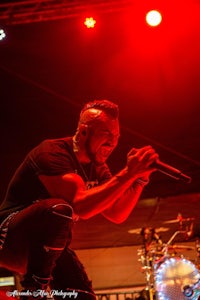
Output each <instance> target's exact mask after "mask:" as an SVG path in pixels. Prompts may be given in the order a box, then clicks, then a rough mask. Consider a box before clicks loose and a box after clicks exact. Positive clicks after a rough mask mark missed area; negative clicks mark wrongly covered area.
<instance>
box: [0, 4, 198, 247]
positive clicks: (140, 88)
mask: <svg viewBox="0 0 200 300" xmlns="http://www.w3.org/2000/svg"><path fill="white" fill-rule="evenodd" d="M154 2H155V1H154ZM119 3H120V1H119ZM122 3H123V1H122ZM163 3H164V2H160V7H158V8H159V9H160V10H161V11H162V12H163V22H162V23H161V25H160V26H159V27H158V28H150V27H149V26H147V25H146V23H145V20H144V16H145V13H146V12H147V11H148V9H149V8H150V7H148V6H147V5H146V6H144V5H142V4H138V3H136V2H133V6H130V5H127V6H126V7H124V6H123V5H121V6H120V7H121V8H120V9H118V10H116V9H115V10H114V9H113V11H112V10H111V11H106V10H105V11H101V13H99V14H98V12H95V11H93V14H94V16H95V17H96V20H97V24H96V27H95V28H94V29H90V30H88V29H86V28H85V27H84V25H83V20H84V17H85V16H87V14H86V11H83V12H82V13H80V14H79V15H78V16H76V17H66V18H65V19H63V20H55V21H45V22H37V23H29V24H18V25H7V26H5V27H4V28H5V30H6V33H7V38H6V39H5V40H4V41H2V42H1V44H0V95H1V102H0V122H1V124H0V130H1V156H0V166H1V172H0V180H1V184H0V195H1V199H3V196H4V194H5V191H6V186H7V184H8V181H9V179H10V176H11V175H12V173H13V172H14V170H15V169H16V167H17V166H18V165H19V163H20V162H21V160H22V159H23V158H24V156H25V154H26V153H27V152H28V151H29V150H30V149H31V148H32V147H34V146H35V145H37V144H38V143H39V142H40V141H42V140H43V139H46V138H57V137H62V136H66V135H72V134H74V132H75V129H76V124H77V120H78V115H79V111H80V109H81V107H82V105H83V104H84V103H85V102H87V101H89V100H93V99H110V100H112V101H114V102H116V103H117V104H118V105H119V107H120V122H121V138H120V141H119V146H118V148H117V149H116V150H115V151H114V152H113V154H112V156H111V157H110V159H109V164H110V167H111V170H112V171H113V173H115V172H117V171H118V170H120V168H122V167H123V166H124V165H125V162H126V153H127V152H128V151H129V149H130V148H131V147H133V146H135V147H141V146H144V145H148V144H150V145H152V146H153V147H154V148H155V149H156V150H157V151H158V153H159V154H160V158H161V160H162V161H164V162H166V163H168V164H171V165H172V166H174V167H176V168H178V169H181V170H182V171H184V172H185V173H186V174H188V175H189V176H191V177H192V182H191V183H190V184H186V183H183V182H180V181H176V180H174V179H172V178H170V177H167V176H166V175H164V174H161V173H159V172H156V173H155V174H153V175H152V181H151V183H150V184H149V185H148V186H147V187H146V188H145V190H144V192H143V194H142V197H141V200H140V201H139V203H138V205H137V208H136V210H135V211H134V212H133V214H132V215H131V216H130V218H129V219H128V220H127V222H125V223H124V224H122V225H115V224H111V223H109V222H108V221H104V220H103V218H102V217H101V216H98V217H96V218H93V219H91V220H90V221H87V222H85V223H84V224H83V223H82V222H80V223H79V224H77V225H76V228H75V230H76V231H77V235H76V237H75V240H74V246H75V247H76V248H91V247H104V246H106V247H107V246H119V245H129V244H132V243H133V244H135V243H136V244H137V243H140V242H141V240H140V239H139V235H135V237H134V238H133V236H130V234H127V231H128V230H130V229H132V228H141V227H142V226H154V227H159V228H160V226H161V225H162V222H164V221H167V220H171V219H176V217H177V213H178V212H181V213H182V214H183V216H186V217H195V218H196V219H197V220H198V219H199V194H198V193H199V191H200V186H199V179H200V171H199V169H200V161H199V153H200V143H199V129H200V126H199V108H200V104H199V102H200V101H199V100H200V55H199V53H200V2H198V1H195V0H190V1H185V2H184V3H182V2H180V1H173V2H167V4H163ZM157 6H158V5H157ZM151 8H154V7H151ZM90 13H91V12H90ZM88 16H90V15H88ZM158 211H159V213H158ZM170 224H172V225H170V226H172V227H173V226H175V227H176V226H177V223H176V222H174V223H170ZM170 230H171V231H170V234H171V232H173V230H175V229H174V228H170ZM168 235H169V234H168ZM165 238H167V237H165Z"/></svg>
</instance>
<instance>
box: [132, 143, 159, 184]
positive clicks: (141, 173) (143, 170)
mask: <svg viewBox="0 0 200 300" xmlns="http://www.w3.org/2000/svg"><path fill="white" fill-rule="evenodd" d="M157 159H158V154H157V153H156V152H155V150H154V149H153V148H152V147H151V146H145V147H143V148H140V149H136V148H132V149H131V150H130V151H129V153H128V154H127V167H128V172H129V173H130V174H132V176H133V177H136V178H144V179H146V180H147V179H148V177H149V175H150V174H151V173H152V172H154V171H156V169H155V168H152V167H151V164H152V163H153V162H155V161H156V160H157Z"/></svg>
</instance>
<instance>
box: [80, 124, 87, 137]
mask: <svg viewBox="0 0 200 300" xmlns="http://www.w3.org/2000/svg"><path fill="white" fill-rule="evenodd" d="M79 133H80V134H81V136H82V137H87V135H88V125H86V124H81V125H80V127H79Z"/></svg>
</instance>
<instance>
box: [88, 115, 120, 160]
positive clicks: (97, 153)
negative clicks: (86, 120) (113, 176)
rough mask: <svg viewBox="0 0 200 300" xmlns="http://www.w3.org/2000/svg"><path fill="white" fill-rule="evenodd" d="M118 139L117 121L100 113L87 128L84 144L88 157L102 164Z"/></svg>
mask: <svg viewBox="0 0 200 300" xmlns="http://www.w3.org/2000/svg"><path fill="white" fill-rule="evenodd" d="M118 139H119V121H118V119H117V120H113V119H111V118H110V117H108V116H107V115H106V114H104V113H102V114H101V117H100V118H98V119H97V120H95V121H94V123H93V124H92V125H91V126H90V128H89V134H88V138H87V141H86V144H85V147H86V151H87V153H88V156H89V157H90V159H91V160H92V161H95V162H96V163H99V164H101V163H104V162H105V161H106V160H107V158H108V157H109V155H110V154H111V152H112V151H113V150H114V148H115V147H116V146H117V143H118Z"/></svg>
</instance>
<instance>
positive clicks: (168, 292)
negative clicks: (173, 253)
mask: <svg viewBox="0 0 200 300" xmlns="http://www.w3.org/2000/svg"><path fill="white" fill-rule="evenodd" d="M199 280H200V274H199V271H198V270H197V268H196V267H195V265H194V264H193V263H192V262H190V261H189V260H187V259H184V258H177V257H171V258H167V259H165V260H164V261H163V262H162V263H161V264H160V266H159V267H158V268H157V270H155V289H156V295H157V299H158V300H185V299H194V300H197V299H200V298H198V296H199V295H200V283H199ZM195 295H196V296H195ZM188 296H189V297H188ZM191 296H192V297H191Z"/></svg>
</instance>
